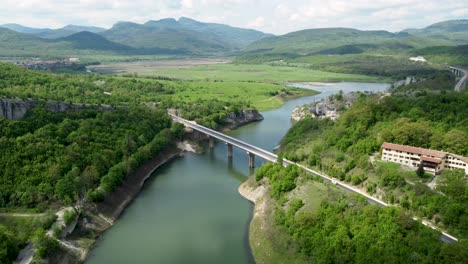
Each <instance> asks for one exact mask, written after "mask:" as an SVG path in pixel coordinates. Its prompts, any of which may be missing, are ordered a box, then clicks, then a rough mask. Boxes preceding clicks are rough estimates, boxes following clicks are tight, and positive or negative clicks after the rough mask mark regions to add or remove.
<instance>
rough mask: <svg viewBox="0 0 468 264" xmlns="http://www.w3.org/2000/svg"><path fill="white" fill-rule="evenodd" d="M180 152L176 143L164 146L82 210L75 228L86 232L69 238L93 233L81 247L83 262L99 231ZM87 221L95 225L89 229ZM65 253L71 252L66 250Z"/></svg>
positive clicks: (98, 235)
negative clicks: (103, 196) (112, 190)
mask: <svg viewBox="0 0 468 264" xmlns="http://www.w3.org/2000/svg"><path fill="white" fill-rule="evenodd" d="M183 152H184V150H182V149H179V148H177V147H176V146H175V145H171V146H169V147H167V148H166V149H164V150H163V151H161V153H159V154H158V155H157V156H156V157H154V158H153V159H151V160H149V161H147V162H146V163H145V164H144V165H143V166H141V167H140V168H139V169H138V170H137V171H136V172H135V173H134V174H132V175H131V176H130V177H128V178H127V179H126V180H125V181H124V182H123V183H122V185H120V186H119V187H118V188H117V189H116V190H115V191H114V192H113V193H112V194H110V195H109V196H108V197H106V198H105V199H104V201H102V202H100V203H98V204H96V205H95V207H94V208H93V209H94V210H87V211H85V214H84V215H82V216H81V217H80V219H79V221H80V223H79V224H80V226H81V227H78V228H77V229H80V228H82V227H83V226H84V229H85V231H84V232H85V235H83V234H82V233H81V231H82V230H80V231H78V232H79V233H80V234H78V235H76V236H72V237H73V238H74V239H72V240H71V241H72V242H77V241H79V240H80V239H82V238H86V237H87V236H86V232H91V233H93V234H94V238H92V239H91V243H89V244H88V246H83V247H81V248H82V249H83V251H84V252H83V255H82V256H81V258H80V261H81V262H86V260H87V259H88V257H89V256H90V252H91V251H92V250H93V249H94V248H95V246H96V243H97V242H98V241H99V239H100V238H101V237H102V235H103V234H104V233H105V232H106V231H107V230H109V229H110V228H111V227H112V226H113V225H114V224H115V222H116V221H117V220H118V218H119V217H120V216H121V215H122V213H123V212H124V211H125V209H126V208H127V207H128V205H130V204H131V203H132V201H133V200H134V199H135V198H136V197H137V195H138V194H139V193H140V191H141V189H142V188H143V187H144V185H145V182H146V180H148V179H150V178H151V176H152V175H153V173H154V172H155V171H157V170H158V169H159V168H160V167H161V166H164V165H165V164H167V163H168V162H170V161H172V160H174V159H175V158H177V157H179V156H180V155H181V154H182V153H183ZM97 219H99V220H97ZM89 220H91V222H88V221H89ZM93 222H94V223H93ZM88 225H91V226H92V227H94V228H90V229H88ZM68 254H72V253H71V252H68Z"/></svg>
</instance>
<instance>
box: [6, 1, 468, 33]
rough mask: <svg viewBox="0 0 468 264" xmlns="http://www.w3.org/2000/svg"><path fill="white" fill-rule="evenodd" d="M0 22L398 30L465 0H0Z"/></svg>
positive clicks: (462, 7) (455, 10) (441, 15)
mask: <svg viewBox="0 0 468 264" xmlns="http://www.w3.org/2000/svg"><path fill="white" fill-rule="evenodd" d="M0 6H1V8H0V24H5V23H18V24H21V25H25V26H30V27H49V28H60V27H63V26H65V25H68V24H75V25H87V26H101V27H105V28H110V27H112V25H113V24H114V23H116V22H118V21H131V22H136V23H144V22H146V21H148V20H158V19H162V18H167V17H173V18H176V19H177V18H179V17H181V16H185V17H189V18H193V19H196V20H199V21H203V22H216V23H223V24H228V25H231V26H237V27H246V28H253V29H257V30H261V31H264V32H268V33H273V34H285V33H288V32H292V31H297V30H301V29H308V28H321V27H351V28H357V29H362V30H369V29H384V30H388V31H393V32H395V31H400V30H402V29H406V28H422V27H425V26H428V25H430V24H433V23H436V22H440V21H444V20H452V19H467V18H468V1H467V0H443V1H442V0H332V1H323V0H288V1H285V0H131V1H127V0H125V1H123V0H0Z"/></svg>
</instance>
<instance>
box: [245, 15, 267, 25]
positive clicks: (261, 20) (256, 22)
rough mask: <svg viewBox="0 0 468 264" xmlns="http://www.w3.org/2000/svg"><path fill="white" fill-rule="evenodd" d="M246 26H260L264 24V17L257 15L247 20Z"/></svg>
mask: <svg viewBox="0 0 468 264" xmlns="http://www.w3.org/2000/svg"><path fill="white" fill-rule="evenodd" d="M247 26H248V27H251V28H262V27H264V26H265V18H264V17H261V16H260V17H257V18H256V19H255V20H253V21H251V22H249V23H248V24H247Z"/></svg>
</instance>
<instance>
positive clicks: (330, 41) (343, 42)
mask: <svg viewBox="0 0 468 264" xmlns="http://www.w3.org/2000/svg"><path fill="white" fill-rule="evenodd" d="M451 44H453V43H452V42H451V41H449V40H439V39H437V40H435V39H430V38H424V37H415V36H412V35H410V34H408V33H405V32H402V33H391V32H388V31H383V30H379V31H362V30H357V29H350V28H320V29H308V30H302V31H297V32H292V33H288V34H286V35H282V36H274V37H269V38H265V39H261V40H259V41H256V42H254V43H252V44H251V45H249V46H248V47H247V48H246V49H245V51H246V52H247V53H295V54H301V55H305V54H314V53H322V54H351V53H362V52H364V51H368V50H381V49H388V50H409V49H412V48H417V47H427V46H435V45H451Z"/></svg>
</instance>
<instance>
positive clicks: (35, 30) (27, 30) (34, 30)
mask: <svg viewBox="0 0 468 264" xmlns="http://www.w3.org/2000/svg"><path fill="white" fill-rule="evenodd" d="M0 28H7V29H10V30H13V31H16V32H19V33H26V34H36V33H40V32H47V31H52V29H50V28H32V27H25V26H22V25H19V24H14V23H10V24H3V25H0Z"/></svg>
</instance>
